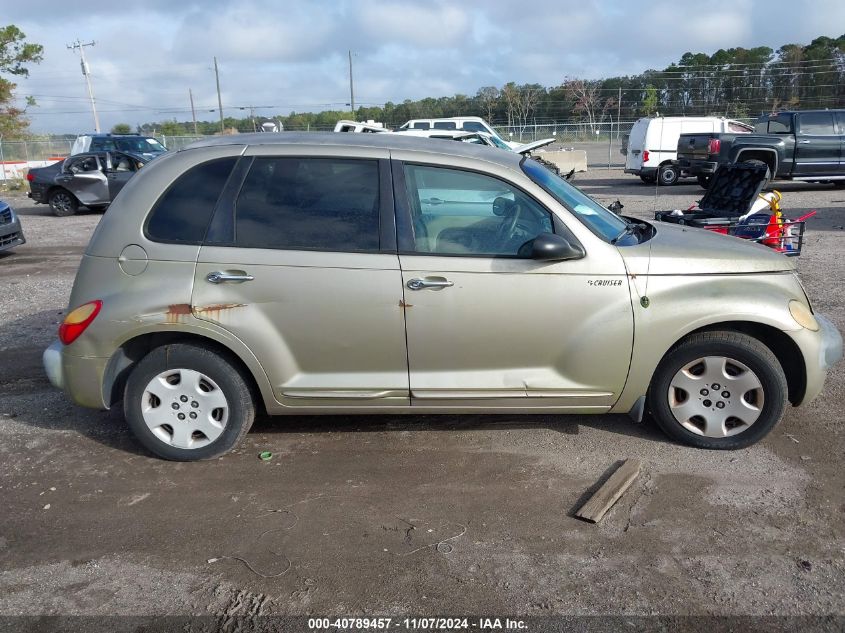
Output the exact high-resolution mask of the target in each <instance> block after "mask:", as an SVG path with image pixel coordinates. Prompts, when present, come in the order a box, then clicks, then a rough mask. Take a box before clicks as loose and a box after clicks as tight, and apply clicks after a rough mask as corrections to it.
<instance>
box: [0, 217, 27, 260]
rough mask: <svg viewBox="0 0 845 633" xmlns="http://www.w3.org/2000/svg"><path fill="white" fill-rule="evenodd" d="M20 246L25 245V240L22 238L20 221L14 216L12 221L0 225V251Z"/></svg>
mask: <svg viewBox="0 0 845 633" xmlns="http://www.w3.org/2000/svg"><path fill="white" fill-rule="evenodd" d="M21 244H26V238H24V236H23V229H21V221H20V220H19V219H18V217H17V216H14V220H12V221H11V222H9V223H7V224H0V251H4V250H6V249H7V248H14V247H15V246H20V245H21Z"/></svg>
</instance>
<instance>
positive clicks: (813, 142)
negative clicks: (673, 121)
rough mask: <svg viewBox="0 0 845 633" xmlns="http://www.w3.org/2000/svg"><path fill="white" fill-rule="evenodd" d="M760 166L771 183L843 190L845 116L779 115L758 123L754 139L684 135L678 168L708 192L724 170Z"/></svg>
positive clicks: (839, 112) (842, 112)
mask: <svg viewBox="0 0 845 633" xmlns="http://www.w3.org/2000/svg"><path fill="white" fill-rule="evenodd" d="M739 162H745V163H757V164H764V165H766V167H768V173H767V182H766V183H765V184H768V181H769V180H774V179H779V180H802V181H808V182H824V183H833V184H834V185H836V186H837V187H843V186H845V110H804V111H800V112H777V113H774V114H766V115H763V116H761V117H760V118H759V119H757V122H756V124H755V125H754V133H753V134H735V133H722V134H716V133H709V134H708V133H701V134H681V136H680V137H679V139H678V160H677V165H678V168H679V169H680V171H681V173H683V174H686V175H688V176H694V177H696V178H697V179H698V184H700V185H701V186H702V187H704V188H705V189H706V188H707V187H708V185H709V182H710V177H711V176H712V175H713V173H714V172H715V171H716V169H717V168H718V167H719V166H720V165H727V164H731V163H739ZM764 186H765V185H764Z"/></svg>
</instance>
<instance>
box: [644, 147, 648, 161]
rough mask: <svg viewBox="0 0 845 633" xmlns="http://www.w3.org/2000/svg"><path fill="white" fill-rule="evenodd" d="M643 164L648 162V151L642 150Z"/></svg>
mask: <svg viewBox="0 0 845 633" xmlns="http://www.w3.org/2000/svg"><path fill="white" fill-rule="evenodd" d="M643 162H644V163H647V162H648V150H647V149H644V150H643Z"/></svg>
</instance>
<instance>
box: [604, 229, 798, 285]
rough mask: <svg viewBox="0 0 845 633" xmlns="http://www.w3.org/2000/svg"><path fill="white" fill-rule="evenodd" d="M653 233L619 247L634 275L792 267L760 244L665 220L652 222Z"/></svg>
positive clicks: (748, 271)
mask: <svg viewBox="0 0 845 633" xmlns="http://www.w3.org/2000/svg"><path fill="white" fill-rule="evenodd" d="M651 226H653V227H654V229H655V235H654V236H653V237H652V238H651V239H650V240H648V241H646V242H643V243H641V244H637V245H635V246H620V247H619V252H620V254H621V255H622V258H623V259H624V260H625V265H626V267H627V268H628V271H629V273H631V274H634V275H645V274H650V275H730V274H753V273H773V272H784V271H791V270H795V264H794V263H793V260H792V259H791V258H790V257H787V256H786V255H783V254H781V253H778V252H777V251H775V250H774V249H771V248H769V247H768V246H763V245H762V244H756V243H754V242H751V241H749V240H744V239H741V238H738V237H732V236H729V235H721V234H719V233H714V232H713V231H708V230H706V229H699V228H694V227H688V226H679V225H676V224H669V223H667V222H652V223H651Z"/></svg>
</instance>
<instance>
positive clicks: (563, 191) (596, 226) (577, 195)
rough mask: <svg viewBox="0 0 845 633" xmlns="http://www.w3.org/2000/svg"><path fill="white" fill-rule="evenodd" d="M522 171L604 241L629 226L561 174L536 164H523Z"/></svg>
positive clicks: (534, 161)
mask: <svg viewBox="0 0 845 633" xmlns="http://www.w3.org/2000/svg"><path fill="white" fill-rule="evenodd" d="M522 171H524V172H525V173H526V175H527V176H528V177H529V178H530V179H531V180H533V181H534V182H536V183H537V184H538V185H540V186H541V187H542V188H543V189H545V190H546V191H547V192H548V193H550V194H551V195H552V196H554V198H555V199H556V200H557V201H558V202H560V203H561V204H562V205H563V206H565V207H566V208H567V209H569V210H570V211H572V213H574V214H575V215H576V216H577V217H578V219H579V220H581V222H583V223H584V224H585V225H586V226H587V228H589V229H590V230H591V231H592V232H593V233H595V234H596V235H598V236H599V237H601V238H603V239H604V240H606V241H608V242H610V241H611V240H613V239H614V238H615V237H617V236H618V235H619V234H620V233H621V232H622V231H624V230H625V228H626V227H627V226H628V223H627V222H626V221H625V220H623V219H622V218H620V217H619V216H618V215H616V214H615V213H613V212H612V211H608V210H607V209H605V208H604V207H603V206H601V205H600V204H599V203H598V202H596V201H595V200H593V199H592V198H591V197H590V196H588V195H587V194H585V193H584V192H583V191H581V190H580V189H578V188H577V187H575V186H573V185H571V184H569V183H568V182H566V181H565V180H564V179H563V178H561V177H560V176H558V175H557V174H553V173H552V172H551V171H549V170H548V169H546V168H545V167H544V166H543V165H541V164H540V163H538V162H537V161H536V160H532V159H528V160H523V161H522Z"/></svg>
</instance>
